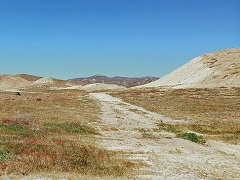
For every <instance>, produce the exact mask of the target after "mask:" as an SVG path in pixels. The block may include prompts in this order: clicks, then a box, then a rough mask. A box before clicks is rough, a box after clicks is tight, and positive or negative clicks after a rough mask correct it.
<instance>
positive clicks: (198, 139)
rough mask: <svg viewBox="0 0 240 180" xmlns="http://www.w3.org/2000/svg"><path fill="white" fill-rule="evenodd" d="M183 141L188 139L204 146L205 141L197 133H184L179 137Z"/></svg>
mask: <svg viewBox="0 0 240 180" xmlns="http://www.w3.org/2000/svg"><path fill="white" fill-rule="evenodd" d="M178 136H179V137H180V138H182V139H186V140H189V141H192V142H195V143H200V144H204V143H205V140H204V139H203V137H202V136H198V135H196V134H195V133H183V134H179V135H178Z"/></svg>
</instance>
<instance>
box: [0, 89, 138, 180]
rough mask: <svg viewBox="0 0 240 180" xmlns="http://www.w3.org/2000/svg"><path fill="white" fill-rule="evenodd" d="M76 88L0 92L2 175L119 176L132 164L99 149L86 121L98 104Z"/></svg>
mask: <svg viewBox="0 0 240 180" xmlns="http://www.w3.org/2000/svg"><path fill="white" fill-rule="evenodd" d="M86 95H87V94H86V92H83V91H75V90H64V91H45V90H44V92H36V93H21V96H17V95H14V93H6V92H0V115H1V117H0V133H1V139H0V176H1V175H4V174H8V176H11V174H14V176H13V177H16V176H19V175H23V176H30V175H31V174H38V173H50V174H51V173H53V172H62V173H70V174H71V173H72V174H75V175H76V174H79V176H85V175H86V176H88V175H89V176H123V175H125V174H126V173H127V172H129V171H130V169H131V167H132V166H133V164H132V163H130V162H128V161H125V160H122V159H118V158H117V154H116V153H114V152H111V151H107V150H104V149H102V148H99V147H98V146H97V145H96V142H95V139H94V137H93V135H94V134H97V133H98V132H97V131H96V130H95V129H93V128H91V127H90V126H89V125H87V124H88V123H89V122H93V121H97V120H98V113H99V107H98V105H97V103H95V102H94V101H93V100H91V99H89V98H88V97H87V96H86Z"/></svg>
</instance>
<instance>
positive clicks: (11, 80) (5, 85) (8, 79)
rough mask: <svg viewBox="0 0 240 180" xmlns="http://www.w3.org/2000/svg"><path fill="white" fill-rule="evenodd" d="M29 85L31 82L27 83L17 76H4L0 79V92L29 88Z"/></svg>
mask: <svg viewBox="0 0 240 180" xmlns="http://www.w3.org/2000/svg"><path fill="white" fill-rule="evenodd" d="M30 84H31V81H27V80H25V79H23V78H21V77H17V76H12V75H5V76H3V77H2V78H0V90H7V89H16V88H21V87H25V86H29V85H30Z"/></svg>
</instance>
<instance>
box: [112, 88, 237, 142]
mask: <svg viewBox="0 0 240 180" xmlns="http://www.w3.org/2000/svg"><path fill="white" fill-rule="evenodd" d="M111 95H113V96H116V97H120V98H122V99H123V100H124V101H126V102H129V103H132V104H135V105H137V106H141V107H143V108H145V109H147V110H149V111H153V112H157V113H159V114H164V115H166V116H168V117H171V118H174V119H185V120H188V123H185V124H174V125H166V124H165V125H163V124H162V127H160V128H163V129H165V130H166V129H167V131H169V132H173V133H177V132H176V131H178V130H181V131H183V132H184V131H193V132H198V133H201V134H204V137H205V138H208V139H216V140H223V141H226V142H229V143H234V144H236V143H239V139H240V122H239V119H240V104H239V102H240V89H239V88H215V89H145V90H144V91H143V90H142V89H139V90H137V89H135V90H127V91H122V92H115V93H112V94H111Z"/></svg>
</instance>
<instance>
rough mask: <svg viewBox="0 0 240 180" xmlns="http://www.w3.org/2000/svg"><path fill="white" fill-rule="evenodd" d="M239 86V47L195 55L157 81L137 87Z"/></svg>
mask: <svg viewBox="0 0 240 180" xmlns="http://www.w3.org/2000/svg"><path fill="white" fill-rule="evenodd" d="M160 86H168V87H173V88H213V87H240V48H233V49H225V50H221V51H215V52H211V53H207V54H204V55H202V56H199V57H196V58H194V59H193V60H191V61H190V62H188V63H187V64H185V65H183V66H182V67H180V68H178V69H176V70H175V71H173V72H171V73H170V74H168V75H166V76H164V77H162V78H160V79H159V80H157V81H154V82H151V83H149V84H146V85H142V86H138V87H160Z"/></svg>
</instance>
